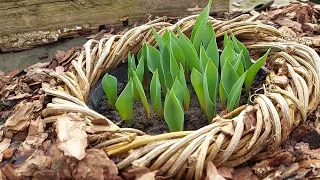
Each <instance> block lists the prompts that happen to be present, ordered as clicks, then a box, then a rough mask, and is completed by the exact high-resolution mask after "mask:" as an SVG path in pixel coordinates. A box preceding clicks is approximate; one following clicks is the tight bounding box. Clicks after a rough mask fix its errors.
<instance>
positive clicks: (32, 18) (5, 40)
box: [0, 0, 229, 50]
mask: <svg viewBox="0 0 320 180" xmlns="http://www.w3.org/2000/svg"><path fill="white" fill-rule="evenodd" d="M207 3H208V0H45V1H44V0H0V17H1V18H0V48H1V49H2V50H3V49H10V46H12V48H13V49H14V47H15V46H16V48H18V47H19V46H27V45H29V46H32V45H33V44H41V43H46V41H48V42H50V41H54V40H56V39H58V38H59V33H62V31H63V29H64V28H67V29H68V28H75V27H77V26H80V27H82V28H88V27H98V26H99V25H103V24H105V25H115V24H122V22H121V19H122V18H124V17H128V18H129V22H134V21H136V20H145V19H147V18H148V17H149V15H152V16H164V15H165V16H168V17H182V16H186V15H190V14H194V13H198V12H199V10H201V9H202V8H203V7H204V6H205V5H206V4H207ZM198 7H200V8H198ZM228 9H229V0H214V1H213V6H212V11H213V12H221V11H228ZM58 30H59V31H58ZM39 31H43V32H39ZM47 31H48V32H47ZM21 33H23V34H21ZM37 34H39V35H40V38H38V37H34V36H37ZM25 36H30V37H34V40H36V41H37V43H33V42H28V41H30V40H31V39H30V38H26V37H25ZM46 38H47V39H46ZM14 41H16V44H14ZM19 41H20V42H19ZM10 43H11V44H12V45H9V44H10ZM20 48H23V47H20Z"/></svg>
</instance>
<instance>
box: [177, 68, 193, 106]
mask: <svg viewBox="0 0 320 180" xmlns="http://www.w3.org/2000/svg"><path fill="white" fill-rule="evenodd" d="M179 82H180V83H181V86H182V88H183V92H184V101H183V102H184V103H183V104H184V105H183V106H184V111H188V110H189V105H190V92H189V90H188V87H187V82H186V77H185V75H184V69H183V66H182V65H181V64H180V75H179Z"/></svg>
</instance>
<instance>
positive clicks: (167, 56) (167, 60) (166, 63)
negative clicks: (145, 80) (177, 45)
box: [159, 40, 173, 89]
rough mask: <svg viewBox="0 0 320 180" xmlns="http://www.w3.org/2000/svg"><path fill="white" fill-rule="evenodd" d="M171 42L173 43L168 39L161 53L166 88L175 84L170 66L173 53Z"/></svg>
mask: <svg viewBox="0 0 320 180" xmlns="http://www.w3.org/2000/svg"><path fill="white" fill-rule="evenodd" d="M170 44H171V42H170V40H169V41H167V42H166V44H165V46H164V48H163V50H162V53H161V63H162V68H163V75H164V80H165V88H169V89H170V88H171V86H172V84H173V78H172V76H171V68H170V66H171V60H172V53H171V52H170V46H171V45H170ZM159 73H160V72H159ZM160 82H161V80H160Z"/></svg>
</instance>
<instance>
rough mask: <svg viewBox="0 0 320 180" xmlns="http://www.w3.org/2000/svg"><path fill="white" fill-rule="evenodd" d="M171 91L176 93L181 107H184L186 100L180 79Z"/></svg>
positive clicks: (176, 80) (176, 79)
mask: <svg viewBox="0 0 320 180" xmlns="http://www.w3.org/2000/svg"><path fill="white" fill-rule="evenodd" d="M171 90H173V91H174V94H175V95H176V97H177V99H178V100H179V102H180V105H181V107H182V104H183V99H184V90H183V87H182V85H181V83H180V82H179V80H178V78H175V80H174V83H173V85H172V88H171Z"/></svg>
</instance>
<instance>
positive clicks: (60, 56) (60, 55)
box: [55, 50, 67, 61]
mask: <svg viewBox="0 0 320 180" xmlns="http://www.w3.org/2000/svg"><path fill="white" fill-rule="evenodd" d="M66 54H67V53H66V52H64V51H59V50H58V51H57V52H56V54H55V56H56V57H55V58H56V59H57V60H58V61H61V60H62V59H63V57H64V56H65V55H66Z"/></svg>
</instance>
